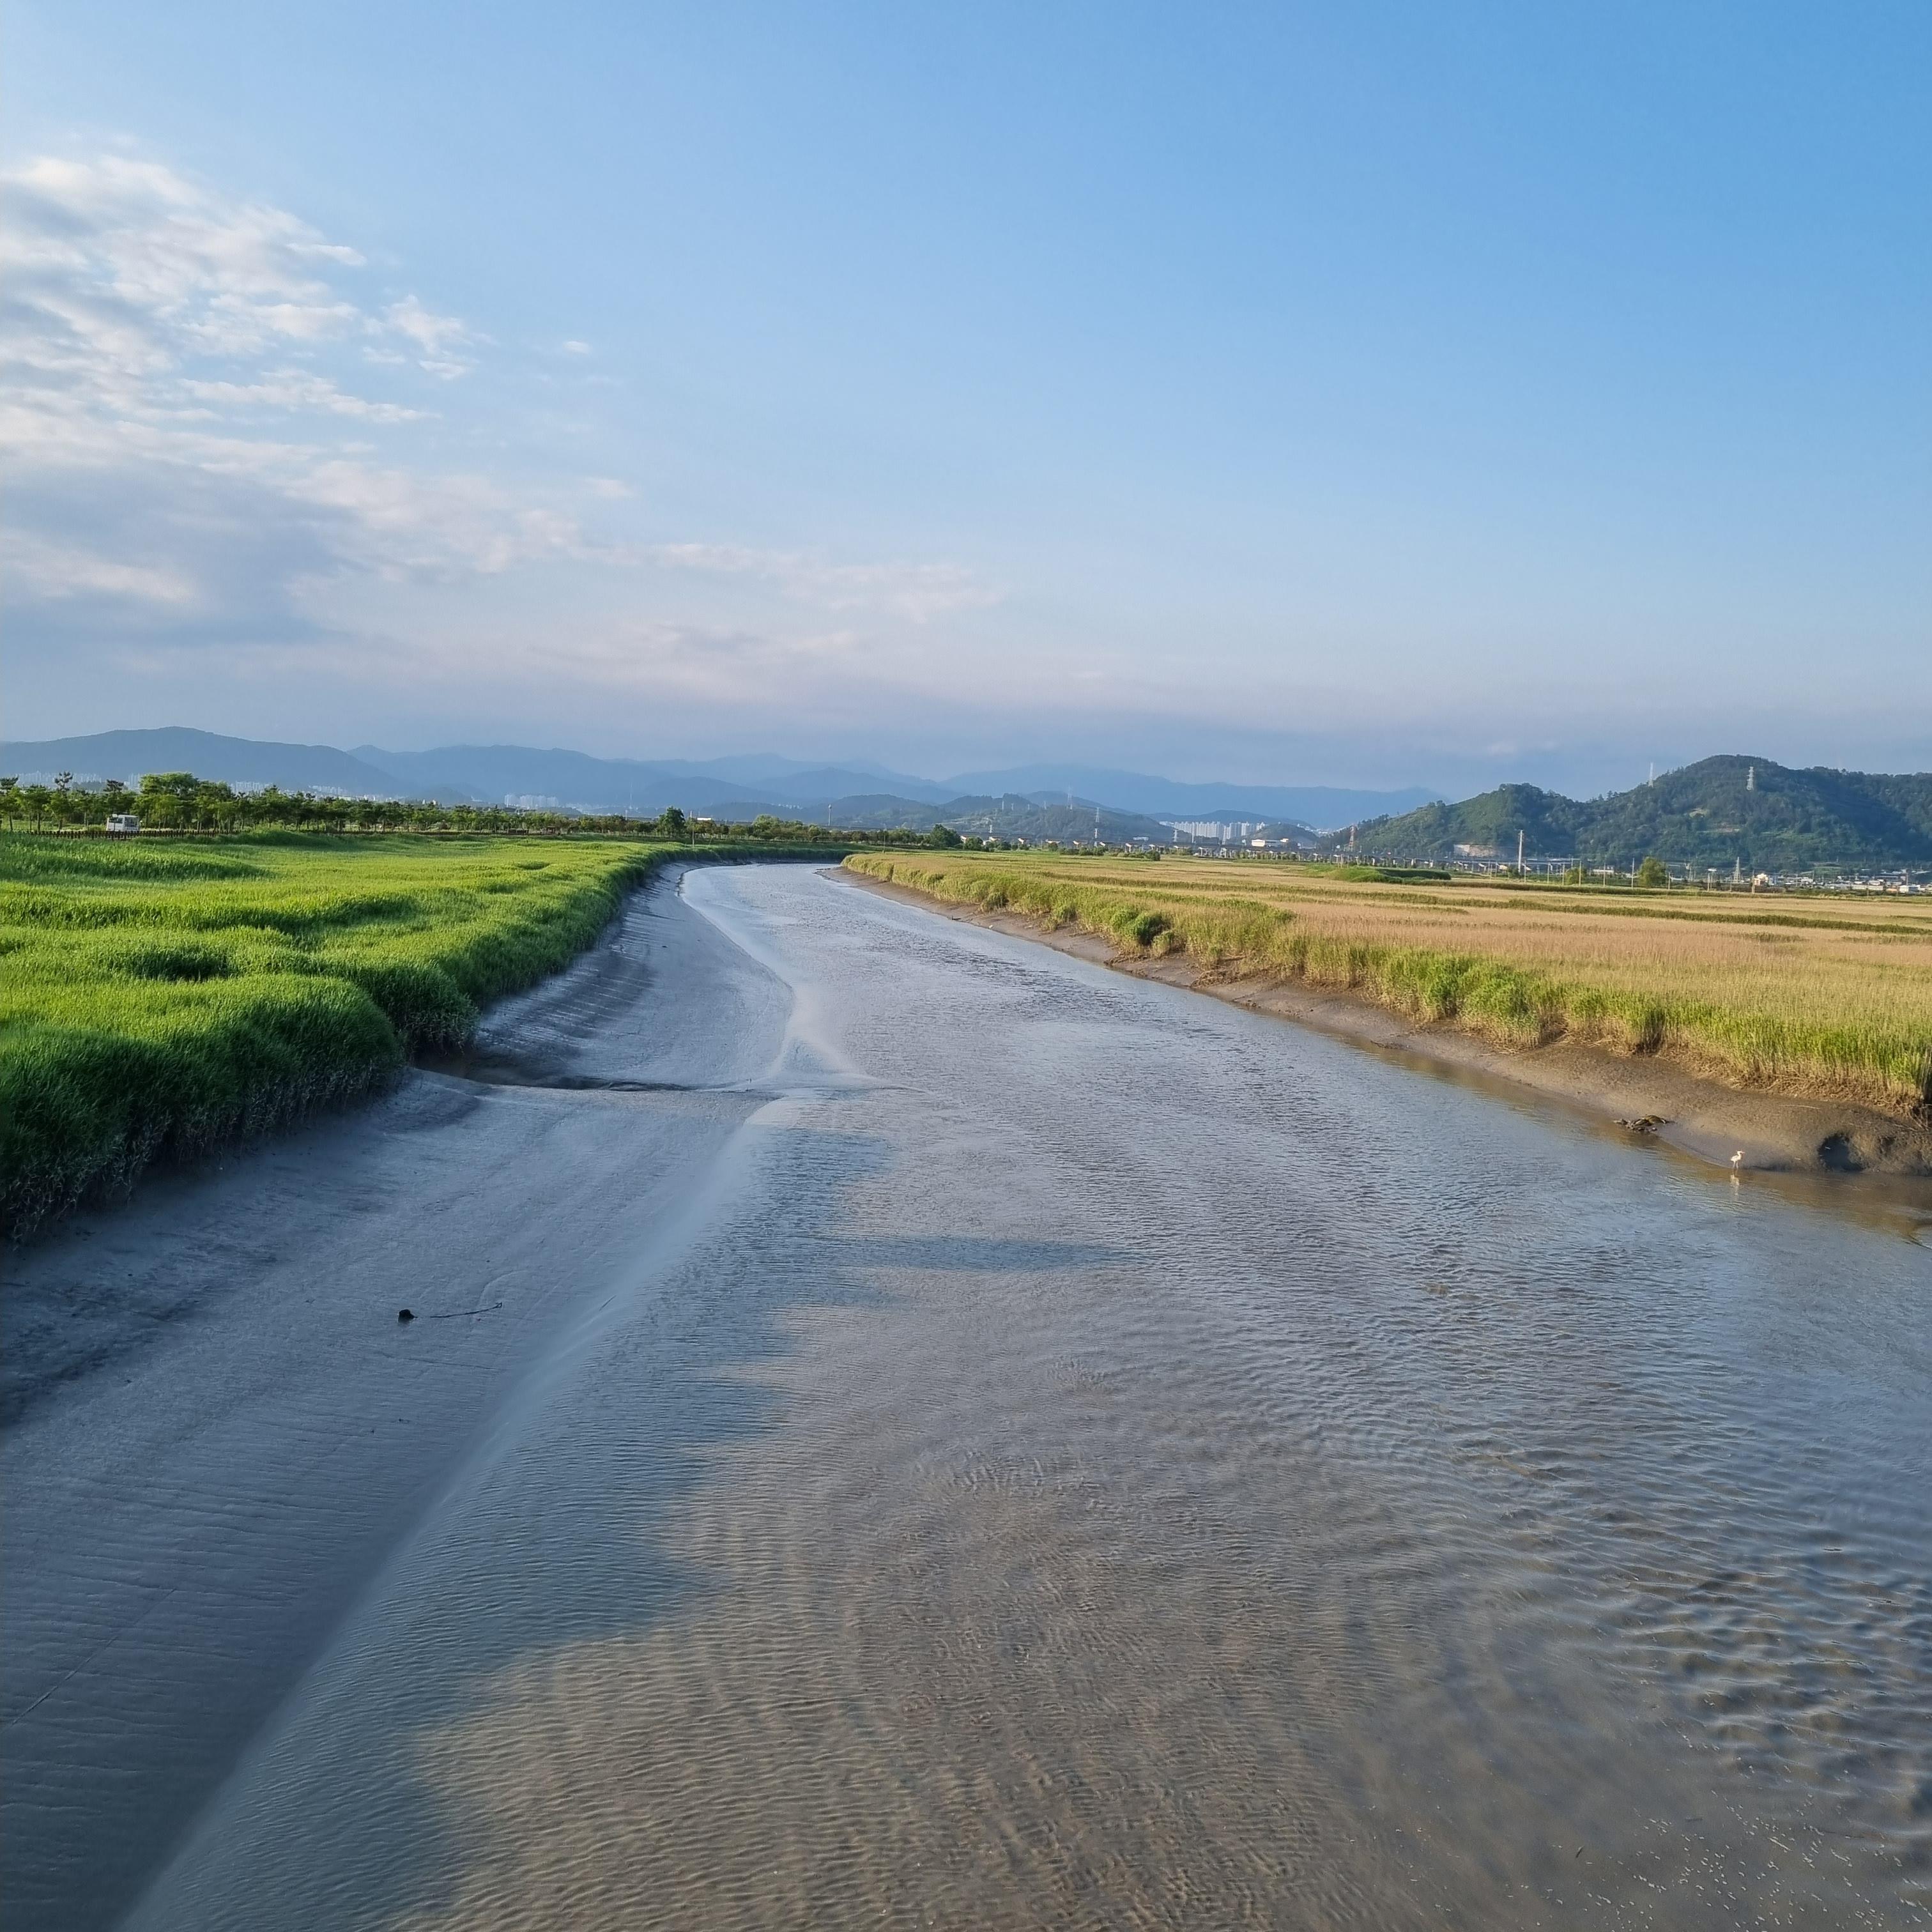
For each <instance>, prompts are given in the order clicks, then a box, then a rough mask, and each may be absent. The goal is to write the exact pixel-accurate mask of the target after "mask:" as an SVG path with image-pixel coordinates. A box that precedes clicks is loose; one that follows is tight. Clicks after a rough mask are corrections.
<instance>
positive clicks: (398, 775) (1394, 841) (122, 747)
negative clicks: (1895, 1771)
mask: <svg viewBox="0 0 1932 1932" xmlns="http://www.w3.org/2000/svg"><path fill="white" fill-rule="evenodd" d="M0 771H5V772H10V773H12V774H13V775H16V776H17V777H19V778H22V779H23V781H26V780H31V779H33V778H42V779H45V778H51V777H52V776H53V775H55V773H56V772H62V771H67V772H72V773H73V774H74V776H75V777H76V778H79V779H80V780H82V781H89V780H94V781H98V780H100V779H102V778H119V779H121V781H123V782H130V781H138V780H139V778H140V776H141V775H142V773H143V772H162V771H191V772H195V773H196V775H199V776H200V777H202V778H220V779H223V780H224V781H226V782H227V783H228V784H236V785H265V784H278V785H280V786H281V787H283V789H284V790H291V791H296V790H312V791H326V792H334V793H341V794H342V795H344V796H348V797H352V798H355V797H383V798H393V797H405V798H433V799H439V800H441V801H443V802H448V803H463V802H472V801H481V802H488V803H491V804H498V805H500V804H502V803H503V802H505V800H514V801H515V802H519V803H522V802H526V801H527V802H532V803H535V802H544V803H550V802H554V803H555V804H556V805H561V806H564V807H566V808H573V809H575V810H577V811H625V812H629V813H631V814H635V815H637V816H640V817H655V815H656V814H658V812H660V811H662V810H663V809H664V808H665V806H667V805H678V806H679V807H681V808H682V809H683V810H685V811H688V812H690V813H691V814H693V815H694V816H703V817H715V818H730V819H738V820H744V819H751V818H755V817H757V816H758V815H759V814H760V813H761V812H769V813H771V814H773V815H774V816H775V817H784V818H804V819H808V820H817V821H818V822H819V823H829V824H832V825H839V826H850V827H853V828H854V829H858V828H865V829H904V830H919V829H924V828H926V826H930V825H932V824H933V823H935V821H938V822H941V823H946V824H948V825H950V826H953V828H954V829H956V830H958V831H961V832H977V833H980V834H981V835H989V834H990V835H997V836H999V837H1002V838H1027V839H1031V840H1035V841H1037V840H1040V839H1045V838H1058V839H1061V840H1063V841H1071V840H1073V839H1076V838H1093V837H1094V836H1095V835H1096V832H1097V833H1098V835H1099V836H1100V837H1101V838H1105V839H1107V840H1109V841H1113V842H1117V843H1118V842H1121V841H1126V840H1128V839H1133V838H1148V839H1153V840H1157V841H1158V840H1161V839H1163V838H1166V836H1167V835H1168V834H1167V826H1168V825H1169V824H1170V823H1172V822H1173V821H1175V820H1205V821H1208V822H1210V823H1216V822H1218V823H1229V822H1230V821H1236V820H1249V821H1250V822H1251V823H1256V829H1257V830H1259V822H1262V821H1265V823H1267V825H1268V830H1269V832H1270V833H1271V835H1275V836H1282V835H1299V834H1302V833H1305V832H1307V828H1308V827H1310V826H1321V827H1323V828H1325V829H1330V830H1333V829H1335V828H1337V827H1340V826H1347V825H1348V824H1349V823H1351V822H1352V821H1353V822H1354V823H1355V827H1356V831H1355V839H1356V844H1357V847H1358V849H1359V850H1364V851H1374V852H1377V853H1384V854H1386V855H1387V856H1390V857H1391V858H1398V859H1409V860H1429V859H1453V858H1454V857H1455V856H1457V847H1465V848H1469V849H1470V850H1474V851H1476V852H1479V853H1480V852H1491V851H1493V852H1494V853H1496V856H1499V857H1501V858H1509V859H1513V858H1514V857H1515V856H1516V849H1517V834H1518V832H1521V833H1522V834H1523V850H1524V852H1525V853H1526V856H1529V857H1532V858H1557V857H1561V858H1578V859H1583V860H1584V861H1585V862H1587V863H1589V864H1592V865H1613V864H1614V865H1631V864H1634V863H1635V862H1637V860H1639V859H1643V858H1644V857H1645V856H1647V855H1649V853H1655V854H1656V855H1657V856H1658V857H1659V858H1661V859H1664V860H1666V861H1667V862H1670V863H1671V864H1673V865H1700V866H1709V865H1715V866H1718V867H1720V868H1722V869H1724V870H1725V871H1729V870H1730V869H1731V868H1732V867H1733V865H1742V866H1743V867H1745V868H1746V869H1748V870H1751V871H1804V870H1806V869H1808V868H1811V867H1813V866H1817V865H1849V866H1873V867H1891V866H1897V865H1927V864H1932V773H1925V772H1921V773H1919V774H1918V775H1906V776H1886V775H1882V774H1876V773H1872V772H1839V771H1830V770H1826V769H1823V768H1816V769H1810V770H1803V771H1800V770H1794V769H1791V768H1790V767H1789V766H1784V765H1780V764H1776V763H1773V762H1772V760H1770V759H1769V758H1754V757H1744V756H1737V757H1730V756H1727V757H1715V758H1706V759H1703V760H1701V761H1700V763H1697V764H1694V765H1686V766H1684V767H1683V768H1682V769H1681V770H1678V771H1674V772H1665V773H1664V774H1663V775H1661V776H1660V777H1658V778H1657V779H1655V781H1653V782H1652V783H1651V784H1643V785H1639V786H1637V787H1634V789H1632V790H1629V791H1625V792H1616V793H1612V794H1610V796H1607V797H1605V798H1600V799H1589V800H1580V799H1571V798H1565V797H1564V796H1562V793H1559V792H1553V791H1544V790H1541V788H1540V787H1538V786H1535V785H1502V786H1499V787H1497V788H1496V790H1494V791H1487V792H1484V793H1482V794H1481V796H1480V797H1477V798H1471V799H1464V800H1463V802H1461V803H1460V804H1457V805H1449V804H1445V803H1444V802H1442V801H1441V800H1439V799H1435V798H1434V797H1433V796H1432V795H1431V794H1430V793H1428V792H1426V791H1424V790H1421V789H1419V788H1415V787H1412V788H1411V789H1409V790H1405V791H1397V792H1388V791H1350V790H1343V789H1340V788H1337V787H1327V786H1319V785H1311V786H1292V785H1232V784H1182V783H1179V782H1177V781H1174V780H1172V779H1168V778H1153V777H1150V776H1148V775H1146V774H1145V773H1144V772H1122V771H1112V770H1108V769H1100V768H1097V767H1094V766H1080V765H1025V766H1015V767H1014V768H1013V769H1010V770H1007V771H995V772H963V773H962V774H960V775H958V776H957V777H955V778H950V779H945V780H933V779H929V778H916V777H913V776H911V775H908V774H907V773H905V772H892V771H888V770H886V769H883V768H882V767H877V766H860V765H824V764H814V763H810V762H809V761H808V760H802V759H796V758H783V757H772V756H766V757H739V758H714V759H711V760H705V761H701V762H698V761H691V760H643V759H631V758H593V757H588V756H586V754H584V753H583V752H581V751H539V750H536V749H534V748H531V747H529V746H528V745H445V746H443V747H442V748H440V749H438V750H436V751H384V750H383V749H382V748H381V747H380V746H379V745H357V746H356V748H355V750H354V751H338V750H337V749H336V748H335V747H334V746H332V745H285V744H276V743H270V742H262V741H260V740H257V739H251V738H229V737H223V736H220V735H219V734H218V733H214V732H211V731H196V730H188V729H187V728H185V727H180V726H174V727H168V728H166V729H165V730H148V731H102V732H98V733H95V734H94V735H92V736H89V737H82V738H50V739H42V740H40V741H39V742H21V743H13V744H6V745H0Z"/></svg>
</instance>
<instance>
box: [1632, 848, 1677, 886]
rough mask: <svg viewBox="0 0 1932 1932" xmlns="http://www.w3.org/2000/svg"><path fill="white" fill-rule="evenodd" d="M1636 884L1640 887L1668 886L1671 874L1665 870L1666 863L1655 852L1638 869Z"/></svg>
mask: <svg viewBox="0 0 1932 1932" xmlns="http://www.w3.org/2000/svg"><path fill="white" fill-rule="evenodd" d="M1637 883H1638V884H1639V885H1640V886H1667V885H1669V884H1670V873H1669V872H1667V871H1666V870H1665V869H1664V861H1663V860H1662V859H1660V858H1659V857H1658V856H1657V854H1656V853H1655V852H1653V853H1652V854H1651V855H1650V856H1649V858H1648V859H1645V861H1644V862H1643V864H1642V865H1640V866H1638V868H1637Z"/></svg>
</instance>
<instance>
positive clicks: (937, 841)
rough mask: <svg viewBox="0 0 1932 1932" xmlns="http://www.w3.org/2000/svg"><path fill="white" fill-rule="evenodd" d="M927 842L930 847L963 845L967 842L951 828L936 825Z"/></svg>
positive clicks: (928, 834)
mask: <svg viewBox="0 0 1932 1932" xmlns="http://www.w3.org/2000/svg"><path fill="white" fill-rule="evenodd" d="M965 842H966V841H965V840H964V839H963V838H961V837H960V835H959V833H958V832H955V831H954V830H953V829H952V827H951V826H947V825H935V826H934V827H933V828H932V830H931V831H930V832H928V833H927V834H926V844H929V845H934V846H941V847H944V846H951V845H963V844H965Z"/></svg>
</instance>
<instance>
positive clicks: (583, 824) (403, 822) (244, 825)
mask: <svg viewBox="0 0 1932 1932" xmlns="http://www.w3.org/2000/svg"><path fill="white" fill-rule="evenodd" d="M121 814H130V815H131V816H133V817H135V818H137V819H138V820H139V821H140V824H141V828H142V830H143V831H160V832H248V831H261V830H270V829H281V830H286V831H291V832H604V833H613V834H620V835H622V834H628V835H630V836H632V837H642V838H676V839H679V840H683V841H687V842H689V843H691V844H699V843H701V842H703V841H707V840H713V839H722V838H733V839H742V838H755V839H758V840H761V841H770V842H772V843H775V844H800V845H805V844H820V845H822V844H825V843H826V842H827V841H832V842H834V843H836V844H841V845H845V844H866V845H874V844H876V845H909V844H925V843H928V842H931V841H933V840H934V839H935V837H936V836H938V835H941V834H943V835H944V839H945V841H947V842H953V841H954V839H955V835H953V833H950V832H944V828H943V827H941V826H935V827H934V828H933V830H932V832H929V833H922V832H848V831H833V830H832V829H828V828H827V827H826V826H822V825H811V824H807V823H805V822H804V821H803V820H799V819H789V818H778V817H773V816H772V814H769V813H766V814H762V815H761V816H760V817H757V818H755V819H753V820H751V821H750V822H749V823H747V824H743V825H736V824H727V823H724V822H722V821H721V820H718V821H714V820H709V819H704V820H698V819H694V818H692V817H690V816H688V814H686V813H685V812H682V811H679V809H678V808H677V807H676V805H672V806H670V807H669V808H667V809H666V810H664V811H661V812H660V813H659V814H658V815H657V816H656V817H655V818H637V817H629V816H627V815H626V814H622V813H619V812H611V813H604V814H581V813H577V812H566V811H524V810H522V809H520V808H517V807H516V806H513V805H443V804H438V803H437V802H435V801H434V800H433V799H391V798H337V797H328V796H318V795H317V794H316V793H311V792H302V791H284V790H281V788H280V787H278V786H275V785H269V786H267V787H264V788H263V790H259V791H237V790H236V789H235V788H234V787H233V786H232V785H227V784H223V783H222V782H221V781H220V780H219V779H218V778H196V776H195V775H194V774H193V772H149V773H148V775H147V776H146V777H145V778H142V780H141V781H140V783H139V785H137V786H130V785H126V784H122V783H121V782H120V781H119V780H118V779H115V778H110V779H108V780H107V782H106V783H105V784H101V785H99V786H98V787H97V786H91V785H81V784H77V783H76V781H75V780H74V775H73V774H72V773H71V772H61V773H59V774H58V775H57V776H56V777H55V779H54V781H53V783H52V784H50V785H48V784H27V785H23V784H21V783H20V781H19V780H18V778H6V777H0V822H4V823H5V825H6V826H7V827H8V828H9V829H17V828H20V827H21V826H25V827H26V828H28V829H31V830H33V831H35V832H46V831H75V832H85V831H87V830H89V829H93V828H96V827H99V828H102V829H104V828H105V826H106V824H107V820H108V819H109V818H110V817H115V816H118V815H121Z"/></svg>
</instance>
